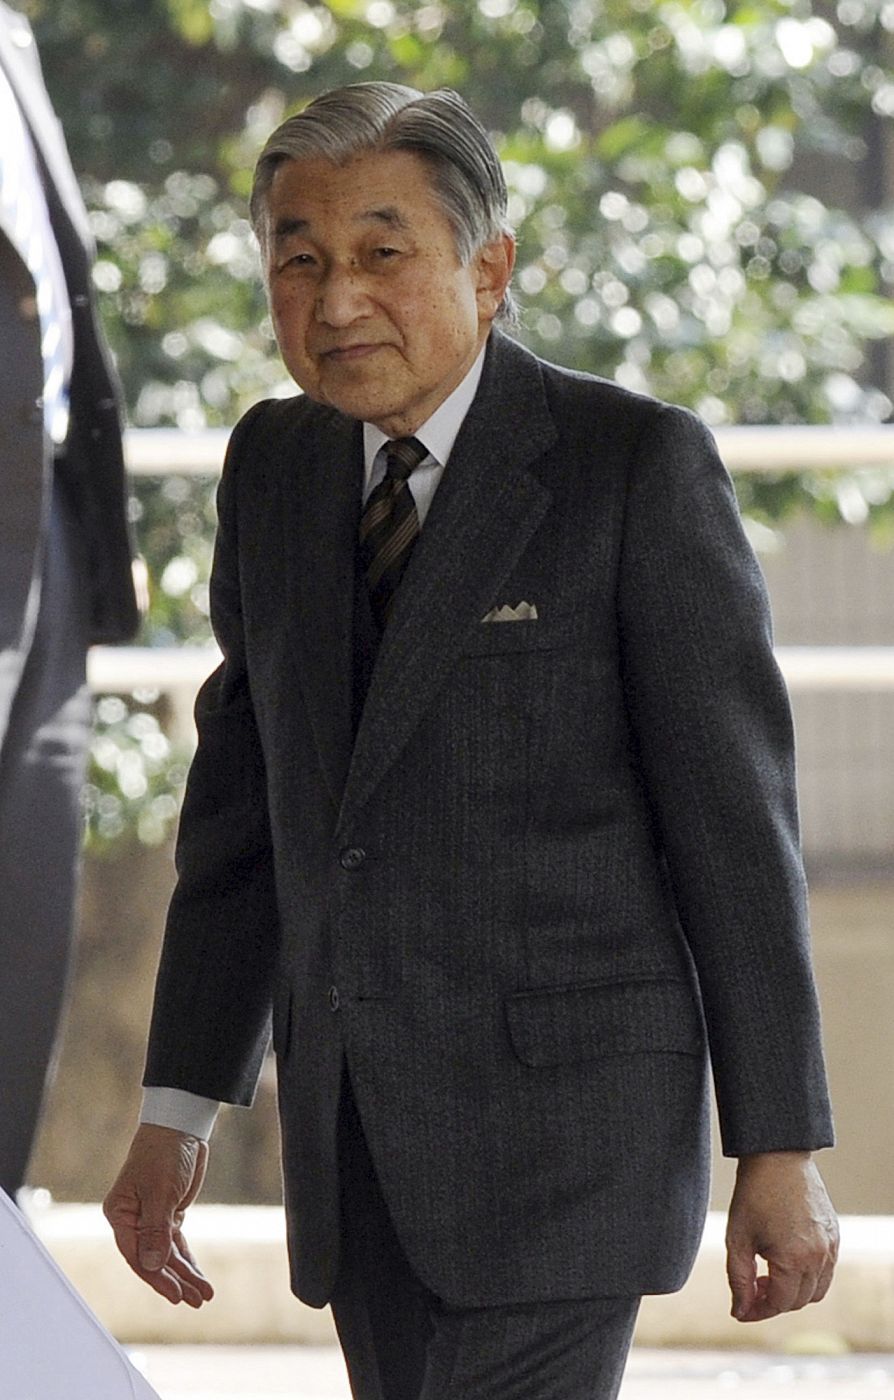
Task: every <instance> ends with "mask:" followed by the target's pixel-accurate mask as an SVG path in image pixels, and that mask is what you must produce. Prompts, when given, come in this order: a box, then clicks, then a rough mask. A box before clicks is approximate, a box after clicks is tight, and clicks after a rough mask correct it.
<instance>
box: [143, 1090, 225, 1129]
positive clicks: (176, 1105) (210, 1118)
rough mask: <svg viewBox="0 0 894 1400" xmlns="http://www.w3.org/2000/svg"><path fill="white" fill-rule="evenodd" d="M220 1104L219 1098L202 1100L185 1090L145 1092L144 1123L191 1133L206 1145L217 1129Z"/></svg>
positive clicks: (200, 1097)
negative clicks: (214, 1129) (215, 1123)
mask: <svg viewBox="0 0 894 1400" xmlns="http://www.w3.org/2000/svg"><path fill="white" fill-rule="evenodd" d="M219 1108H220V1104H219V1103H218V1101H217V1099H203V1098H202V1096H201V1095H200V1094H189V1093H187V1091H186V1090H185V1089H159V1088H155V1087H151V1088H146V1089H144V1090H143V1107H142V1108H141V1109H140V1122H141V1123H154V1124H155V1125H156V1126H157V1127H159V1128H175V1129H176V1130H177V1132H178V1133H190V1134H191V1135H192V1136H193V1137H197V1138H202V1139H203V1141H205V1142H207V1141H208V1139H209V1138H210V1136H211V1133H212V1130H213V1128H214V1120H215V1118H216V1117H217V1111H218V1109H219Z"/></svg>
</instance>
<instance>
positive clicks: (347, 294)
mask: <svg viewBox="0 0 894 1400" xmlns="http://www.w3.org/2000/svg"><path fill="white" fill-rule="evenodd" d="M368 309H369V294H368V291H367V287H366V278H365V277H364V275H363V269H362V268H360V267H357V266H355V265H354V264H353V263H348V264H343V265H340V266H333V267H330V268H328V269H327V271H326V273H325V275H324V276H323V278H322V280H321V281H320V283H319V284H318V287H317V299H316V305H315V307H314V312H315V315H316V318H317V320H318V321H324V322H325V323H326V324H327V325H329V326H346V325H350V323H351V322H352V321H356V320H357V318H358V317H359V316H363V315H365V313H366V312H367V310H368Z"/></svg>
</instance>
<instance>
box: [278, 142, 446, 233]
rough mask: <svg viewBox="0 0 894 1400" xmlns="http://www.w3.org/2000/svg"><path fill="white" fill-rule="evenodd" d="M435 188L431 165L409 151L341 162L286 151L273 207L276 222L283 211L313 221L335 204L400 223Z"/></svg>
mask: <svg viewBox="0 0 894 1400" xmlns="http://www.w3.org/2000/svg"><path fill="white" fill-rule="evenodd" d="M432 194H433V191H432V186H431V179H430V173H429V170H428V168H427V166H426V165H425V163H424V161H422V160H421V159H420V158H419V157H418V156H416V155H414V154H413V153H412V152H411V151H388V152H378V151H376V152H365V153H363V154H361V155H358V156H355V157H354V158H352V159H351V160H349V161H346V162H343V163H335V162H333V161H330V160H326V159H323V158H307V159H295V158H292V157H287V158H286V159H284V160H281V161H280V162H279V164H278V165H277V167H276V170H275V171H274V174H273V179H272V181H271V185H270V192H269V208H270V210H271V212H272V213H273V214H274V221H275V222H276V223H278V216H279V215H280V213H282V214H286V213H288V214H289V215H290V216H291V218H292V219H293V220H302V221H306V222H307V223H311V222H313V219H314V216H315V214H321V213H325V212H326V210H327V208H328V207H329V206H330V205H337V206H338V209H339V212H340V214H341V215H342V216H343V217H344V218H345V219H347V220H349V221H351V222H352V223H354V222H356V223H375V224H381V225H386V226H388V227H391V228H398V229H399V228H409V227H410V225H411V224H413V223H414V222H415V220H414V210H418V209H419V205H420V199H422V200H424V201H425V203H426V204H428V202H429V198H428V197H429V196H431V195H432Z"/></svg>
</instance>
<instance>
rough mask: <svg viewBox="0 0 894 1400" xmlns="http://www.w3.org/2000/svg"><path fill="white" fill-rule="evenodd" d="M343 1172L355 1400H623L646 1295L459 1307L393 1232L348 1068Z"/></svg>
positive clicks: (346, 1348)
mask: <svg viewBox="0 0 894 1400" xmlns="http://www.w3.org/2000/svg"><path fill="white" fill-rule="evenodd" d="M339 1167H340V1173H341V1210H342V1229H341V1256H340V1263H339V1270H338V1277H337V1280H336V1285H335V1291H334V1293H333V1295H332V1300H331V1303H332V1312H333V1316H334V1318H335V1324H336V1328H337V1330H338V1335H339V1340H340V1342H341V1345H342V1350H343V1352H344V1355H345V1361H346V1364H347V1368H348V1375H349V1378H350V1382H351V1392H352V1394H353V1396H354V1400H614V1397H615V1396H617V1394H618V1390H619V1387H620V1384H621V1378H622V1375H623V1371H624V1365H625V1362H626V1359H627V1353H628V1351H629V1348H630V1342H631V1338H632V1335H633V1327H634V1323H635V1321H636V1315H637V1311H638V1308H639V1302H640V1300H639V1298H588V1299H575V1300H571V1301H568V1302H544V1303H525V1304H518V1305H515V1306H513V1305H507V1306H501V1307H486V1308H455V1307H450V1306H447V1305H446V1304H445V1303H443V1302H442V1301H441V1300H440V1299H438V1298H437V1297H435V1295H434V1294H433V1293H431V1292H430V1291H429V1290H428V1289H426V1288H425V1287H424V1285H423V1284H422V1283H421V1282H420V1281H419V1280H418V1279H417V1278H416V1276H415V1275H414V1273H413V1271H412V1269H411V1268H410V1265H409V1263H408V1262H407V1259H406V1257H405V1255H404V1253H403V1250H402V1249H401V1246H400V1242H399V1241H398V1239H397V1236H396V1234H395V1232H394V1227H393V1225H392V1223H391V1219H390V1216H389V1213H388V1208H387V1205H386V1203H385V1201H384V1199H383V1197H382V1193H381V1191H380V1189H379V1185H378V1182H377V1180H376V1175H375V1170H374V1168H373V1165H372V1162H371V1160H370V1156H369V1152H368V1150H367V1147H366V1142H365V1138H364V1134H363V1128H362V1125H361V1123H360V1118H359V1115H358V1112H357V1107H356V1104H355V1102H354V1096H353V1093H352V1092H351V1088H350V1083H349V1081H348V1077H347V1072H345V1076H344V1080H343V1091H342V1101H341V1106H340V1114H339ZM469 1248H470V1249H474V1248H475V1241H474V1240H470V1241H469Z"/></svg>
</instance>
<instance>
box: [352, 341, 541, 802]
mask: <svg viewBox="0 0 894 1400" xmlns="http://www.w3.org/2000/svg"><path fill="white" fill-rule="evenodd" d="M555 436H556V430H555V426H554V424H553V420H552V417H551V415H550V413H549V409H548V407H547V404H546V401H545V397H544V393H543V387H542V382H541V379H540V372H539V369H538V367H537V363H536V361H535V360H534V359H533V357H532V356H530V355H528V354H527V353H526V352H525V351H523V350H521V349H520V348H519V347H518V346H516V345H514V344H513V342H511V341H508V340H506V339H505V338H504V337H502V336H501V335H499V333H494V335H493V336H492V339H491V344H490V346H489V349H488V355H487V358H486V361H485V368H484V373H483V375H482V380H481V385H480V386H479V390H478V394H477V396H476V398H475V402H474V403H473V405H472V407H471V409H470V410H469V413H468V414H467V416H466V420H465V422H464V423H463V426H462V429H461V430H460V434H459V436H458V437H457V440H456V443H455V445H454V448H453V451H452V453H451V456H450V461H449V463H448V465H447V468H446V470H445V472H444V476H443V479H442V481H441V483H440V485H439V487H438V490H437V493H436V495H435V499H434V501H433V503H432V507H431V510H430V512H429V515H428V517H427V519H426V522H425V527H424V529H423V531H422V534H421V536H420V538H419V541H418V543H417V545H416V548H415V550H414V552H413V556H412V558H411V560H410V564H409V566H408V568H407V572H406V574H405V576H404V579H403V582H402V584H401V587H400V590H399V592H398V595H397V598H396V601H395V607H394V611H393V613H392V617H391V621H390V622H389V625H388V628H387V631H386V633H385V636H384V638H383V640H382V645H381V648H380V651H379V656H378V660H377V662H376V667H375V671H374V672H373V677H372V682H371V685H370V689H369V693H368V695H367V699H366V705H365V707H364V711H363V717H362V719H361V723H360V727H359V730H358V733H357V739H356V743H355V745H354V752H353V756H352V759H351V765H350V771H349V775H348V781H347V786H346V789H345V796H344V802H343V805H342V811H341V817H340V825H342V826H343V825H344V824H345V823H347V822H348V821H349V819H350V817H351V815H352V814H353V812H355V811H356V810H357V809H358V808H360V807H361V806H362V805H363V803H364V802H365V801H366V800H367V798H368V797H369V795H370V793H371V792H372V791H373V789H374V788H375V786H376V785H377V784H378V783H379V782H380V781H381V779H382V777H383V776H384V774H385V773H386V771H387V770H388V768H389V767H390V766H391V765H392V764H393V763H394V761H395V759H396V758H397V757H398V755H399V753H400V752H401V750H402V749H403V747H404V745H405V744H406V742H407V740H408V739H409V737H410V735H411V734H412V732H413V730H414V729H415V728H416V726H417V725H418V724H419V722H420V720H421V718H422V716H423V714H424V713H425V711H426V709H427V708H428V706H429V705H430V704H431V703H432V701H433V700H434V698H435V697H436V695H437V693H438V690H439V689H440V687H441V686H442V685H443V684H444V683H445V681H446V679H447V677H448V675H449V671H450V668H451V665H452V664H453V661H454V658H455V657H456V655H457V654H458V653H459V651H460V649H461V647H462V642H463V639H464V637H465V636H466V634H467V633H468V632H469V630H470V629H471V628H474V627H475V626H476V625H478V624H479V623H480V620H481V618H482V617H483V616H484V614H485V613H486V612H487V610H488V608H489V607H491V605H492V604H493V601H494V597H495V594H496V592H497V591H498V589H499V586H500V583H501V582H502V580H503V579H504V578H505V577H506V576H507V575H508V574H509V572H510V571H511V569H512V568H513V566H514V564H515V563H516V561H517V560H518V559H519V557H520V556H521V554H522V552H523V551H524V549H525V546H526V545H527V543H528V541H529V539H530V537H531V535H532V534H533V532H534V530H535V529H536V528H537V525H538V524H539V522H540V521H541V519H542V518H543V516H544V514H545V512H546V510H547V509H548V507H549V504H550V501H551V499H552V498H551V494H550V492H549V491H548V490H547V489H546V487H544V486H543V485H542V483H541V482H540V481H539V480H538V478H537V477H536V476H535V475H533V473H531V472H530V471H529V470H528V467H529V466H530V464H531V463H532V462H533V461H534V460H535V459H536V458H537V457H539V456H540V455H542V453H543V452H544V451H545V450H546V448H547V447H548V446H549V445H550V444H551V443H552V442H553V441H554V439H555Z"/></svg>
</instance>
